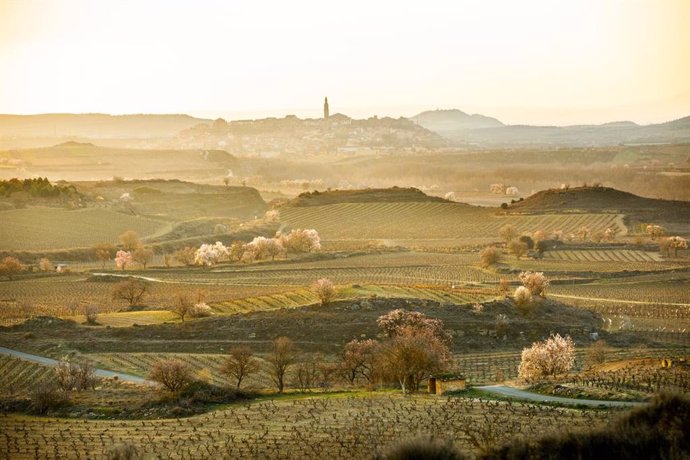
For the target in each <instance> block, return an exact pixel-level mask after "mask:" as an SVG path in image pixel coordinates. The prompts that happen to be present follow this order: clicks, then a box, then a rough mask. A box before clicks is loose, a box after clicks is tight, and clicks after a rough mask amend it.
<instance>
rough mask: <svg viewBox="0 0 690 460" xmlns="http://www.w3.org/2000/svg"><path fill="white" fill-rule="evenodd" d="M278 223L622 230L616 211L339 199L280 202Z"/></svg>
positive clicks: (393, 231) (481, 232)
mask: <svg viewBox="0 0 690 460" xmlns="http://www.w3.org/2000/svg"><path fill="white" fill-rule="evenodd" d="M280 212H281V214H280V216H281V222H283V223H285V224H287V225H288V226H290V227H293V228H315V229H316V230H318V231H319V233H320V234H321V235H322V238H324V239H325V240H342V239H391V240H396V239H407V238H415V239H420V240H424V239H456V240H460V239H463V238H477V237H478V238H489V237H490V238H496V237H498V229H499V228H500V227H502V226H503V225H505V224H512V225H514V226H515V227H516V228H517V230H518V231H519V232H533V231H536V230H543V231H545V232H550V231H554V230H562V231H563V232H564V233H565V234H569V233H575V232H577V230H578V228H580V227H581V226H587V227H589V228H590V229H591V230H592V231H604V230H605V229H607V228H609V227H611V228H615V229H616V230H617V231H618V232H619V234H620V235H624V234H625V233H626V231H627V230H626V226H625V224H624V223H623V219H622V217H621V216H619V215H616V214H568V215H551V214H547V215H524V216H510V217H502V216H497V215H496V214H495V211H494V210H493V209H486V208H478V207H469V206H467V205H465V204H462V203H439V202H407V203H339V204H333V205H326V206H309V207H283V208H281V211H280Z"/></svg>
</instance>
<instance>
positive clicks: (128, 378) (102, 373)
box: [0, 347, 155, 385]
mask: <svg viewBox="0 0 690 460" xmlns="http://www.w3.org/2000/svg"><path fill="white" fill-rule="evenodd" d="M0 355H8V356H14V357H15V358H20V359H23V360H25V361H31V362H34V363H38V364H43V365H45V366H56V365H57V364H58V362H59V361H57V360H54V359H52V358H45V357H43V356H37V355H32V354H29V353H24V352H23V351H17V350H10V349H9V348H4V347H0ZM94 374H95V375H96V376H97V377H103V378H113V377H115V376H117V378H118V379H119V380H122V381H124V382H131V383H143V384H145V385H155V383H154V382H152V381H150V380H146V379H144V378H142V377H139V376H136V375H132V374H125V373H122V372H113V371H106V370H104V369H96V371H95V372H94Z"/></svg>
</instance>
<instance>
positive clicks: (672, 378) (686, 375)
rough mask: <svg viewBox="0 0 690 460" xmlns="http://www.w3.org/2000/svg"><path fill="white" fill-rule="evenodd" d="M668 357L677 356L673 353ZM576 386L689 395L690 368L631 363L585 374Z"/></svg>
mask: <svg viewBox="0 0 690 460" xmlns="http://www.w3.org/2000/svg"><path fill="white" fill-rule="evenodd" d="M665 356H666V357H668V356H675V355H673V354H670V353H669V354H666V355H665ZM604 367H606V366H604ZM609 367H612V366H609ZM573 383H575V384H576V385H580V386H582V387H594V388H602V389H606V390H615V391H628V390H632V391H638V392H642V393H646V394H650V395H651V394H654V393H658V392H661V391H667V392H672V393H686V394H687V393H690V367H689V366H687V365H686V364H684V363H680V364H679V363H678V362H676V364H675V365H674V366H673V367H671V368H668V369H665V368H662V367H661V365H660V360H659V359H655V360H649V359H645V360H638V361H628V362H626V363H625V365H623V366H615V367H613V368H612V369H600V370H595V371H588V372H584V373H582V374H580V375H577V376H576V377H575V378H574V379H573Z"/></svg>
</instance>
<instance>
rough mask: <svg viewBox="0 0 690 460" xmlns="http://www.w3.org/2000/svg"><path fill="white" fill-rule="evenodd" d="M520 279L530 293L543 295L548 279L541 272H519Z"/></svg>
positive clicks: (547, 285)
mask: <svg viewBox="0 0 690 460" xmlns="http://www.w3.org/2000/svg"><path fill="white" fill-rule="evenodd" d="M520 281H522V285H523V286H524V287H526V288H527V289H528V290H529V292H530V294H532V295H538V296H543V295H544V293H545V292H546V288H547V287H549V280H548V279H547V278H546V276H544V273H543V272H533V271H526V272H522V273H520Z"/></svg>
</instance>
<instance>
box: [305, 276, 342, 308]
mask: <svg viewBox="0 0 690 460" xmlns="http://www.w3.org/2000/svg"><path fill="white" fill-rule="evenodd" d="M311 290H312V292H313V293H314V294H316V296H317V297H318V298H319V303H320V304H321V306H322V307H324V306H326V305H328V304H329V303H331V301H332V300H333V299H335V296H336V291H335V287H334V286H333V282H332V281H331V280H329V279H328V278H320V279H318V280H316V281H315V282H314V284H312V286H311Z"/></svg>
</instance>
